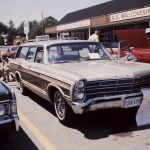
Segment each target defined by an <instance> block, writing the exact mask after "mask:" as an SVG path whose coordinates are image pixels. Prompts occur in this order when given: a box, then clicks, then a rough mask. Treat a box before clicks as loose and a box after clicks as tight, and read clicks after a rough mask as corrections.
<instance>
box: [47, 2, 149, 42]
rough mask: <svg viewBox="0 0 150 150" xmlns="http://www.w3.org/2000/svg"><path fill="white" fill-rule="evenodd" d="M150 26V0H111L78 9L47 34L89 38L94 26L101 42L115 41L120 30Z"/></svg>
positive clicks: (49, 28) (49, 29)
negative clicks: (116, 33) (116, 32)
mask: <svg viewBox="0 0 150 150" xmlns="http://www.w3.org/2000/svg"><path fill="white" fill-rule="evenodd" d="M149 26H150V1H149V0H112V1H108V2H106V3H103V4H99V5H96V6H92V7H89V8H85V9H82V10H79V11H75V12H72V13H69V14H67V15H66V16H64V17H63V18H62V19H61V20H60V21H59V22H58V24H57V26H55V27H48V28H46V29H45V33H46V34H49V35H54V34H55V35H57V36H65V35H67V36H72V37H78V38H79V39H88V37H89V36H90V35H91V34H92V33H93V32H94V30H95V29H97V30H99V31H100V33H101V34H100V41H103V42H110V41H115V40H116V36H115V31H116V30H120V29H144V30H145V29H146V28H148V27H149Z"/></svg>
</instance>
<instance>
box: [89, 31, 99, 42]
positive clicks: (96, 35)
mask: <svg viewBox="0 0 150 150" xmlns="http://www.w3.org/2000/svg"><path fill="white" fill-rule="evenodd" d="M99 35H100V31H98V30H95V32H94V34H92V35H91V36H90V37H89V41H93V42H99Z"/></svg>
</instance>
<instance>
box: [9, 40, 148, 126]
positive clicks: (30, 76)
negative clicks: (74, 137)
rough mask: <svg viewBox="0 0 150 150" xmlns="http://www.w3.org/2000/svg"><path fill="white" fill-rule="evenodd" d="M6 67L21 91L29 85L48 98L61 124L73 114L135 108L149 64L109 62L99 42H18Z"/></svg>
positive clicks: (145, 82) (66, 121)
mask: <svg viewBox="0 0 150 150" xmlns="http://www.w3.org/2000/svg"><path fill="white" fill-rule="evenodd" d="M99 54H100V55H99ZM11 68H12V71H13V73H14V74H15V76H16V79H17V81H18V82H19V84H20V91H21V92H22V94H25V93H27V89H30V90H31V91H33V92H34V93H36V94H37V95H39V96H41V97H43V98H44V99H46V100H48V101H49V102H50V103H52V104H53V106H54V109H55V112H56V115H57V117H58V119H59V120H60V122H62V123H68V122H71V120H72V118H73V117H72V116H73V115H74V114H83V113H86V112H91V111H96V110H101V109H112V108H121V109H127V108H132V107H138V106H140V104H141V101H142V98H143V94H142V92H141V88H143V87H144V88H147V87H150V65H149V64H144V63H137V62H125V61H118V60H114V59H113V58H112V56H111V55H110V54H109V53H108V52H107V51H106V49H105V48H104V46H103V45H102V44H100V43H99V42H90V41H84V40H53V41H44V42H31V43H26V44H22V45H20V46H19V49H18V51H17V54H16V58H15V59H14V60H12V61H11Z"/></svg>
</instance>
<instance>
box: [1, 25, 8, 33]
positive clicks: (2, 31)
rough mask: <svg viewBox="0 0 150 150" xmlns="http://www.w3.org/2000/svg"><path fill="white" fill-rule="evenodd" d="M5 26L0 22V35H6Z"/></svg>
mask: <svg viewBox="0 0 150 150" xmlns="http://www.w3.org/2000/svg"><path fill="white" fill-rule="evenodd" d="M7 31H8V29H7V26H6V25H4V24H3V23H2V22H0V33H7Z"/></svg>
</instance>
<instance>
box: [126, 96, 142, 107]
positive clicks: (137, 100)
mask: <svg viewBox="0 0 150 150" xmlns="http://www.w3.org/2000/svg"><path fill="white" fill-rule="evenodd" d="M141 101H142V98H141V97H131V98H127V99H125V102H124V108H130V107H135V106H139V105H140V104H141Z"/></svg>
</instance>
